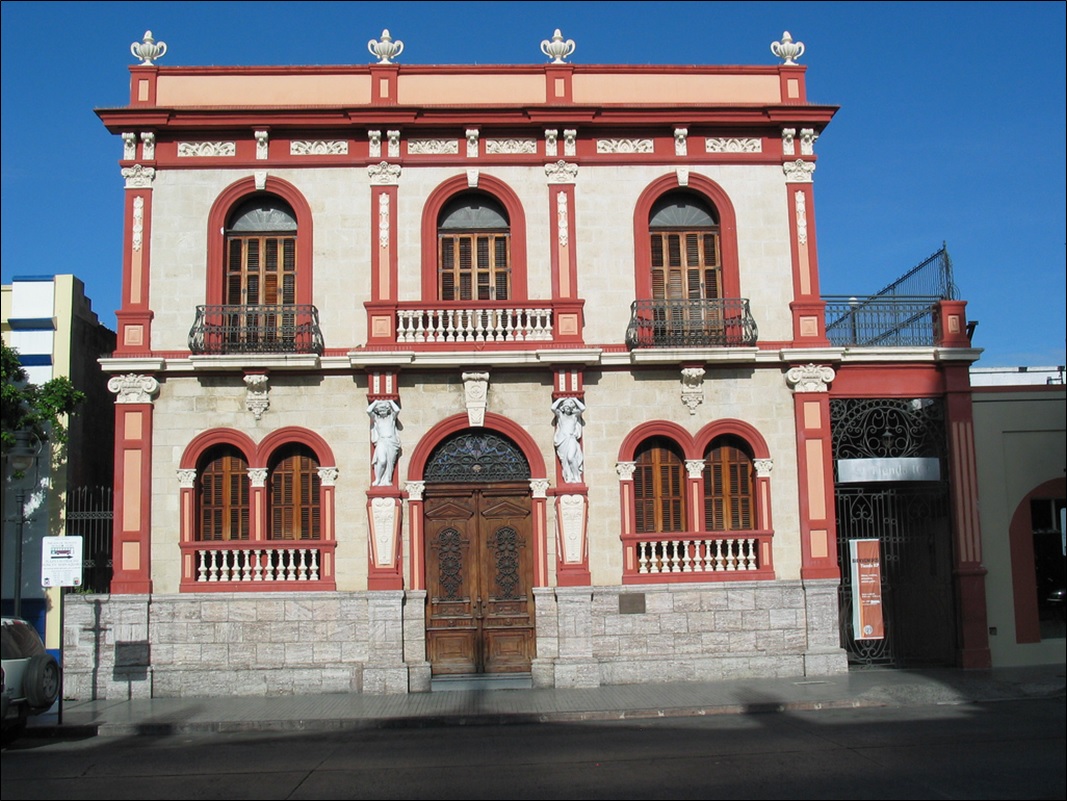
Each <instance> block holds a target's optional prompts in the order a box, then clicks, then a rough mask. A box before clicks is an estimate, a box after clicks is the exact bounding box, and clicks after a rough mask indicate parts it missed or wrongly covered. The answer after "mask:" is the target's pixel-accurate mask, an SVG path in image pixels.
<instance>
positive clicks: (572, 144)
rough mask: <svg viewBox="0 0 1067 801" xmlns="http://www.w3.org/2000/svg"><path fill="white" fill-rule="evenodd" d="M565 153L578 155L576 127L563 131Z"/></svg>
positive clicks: (566, 154) (565, 155) (565, 154)
mask: <svg viewBox="0 0 1067 801" xmlns="http://www.w3.org/2000/svg"><path fill="white" fill-rule="evenodd" d="M563 155H564V157H567V156H577V155H578V131H577V130H575V129H574V128H566V129H564V131H563Z"/></svg>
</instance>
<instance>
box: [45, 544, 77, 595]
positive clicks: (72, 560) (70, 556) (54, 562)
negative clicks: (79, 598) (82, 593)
mask: <svg viewBox="0 0 1067 801" xmlns="http://www.w3.org/2000/svg"><path fill="white" fill-rule="evenodd" d="M81 585H82V538H81V537H44V538H43V539H42V540H41V586H42V587H80V586H81Z"/></svg>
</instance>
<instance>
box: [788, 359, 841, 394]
mask: <svg viewBox="0 0 1067 801" xmlns="http://www.w3.org/2000/svg"><path fill="white" fill-rule="evenodd" d="M835 375H836V373H834V368H832V367H828V366H827V365H825V364H805V365H803V366H799V367H791V368H789V370H788V371H786V374H785V380H786V381H788V382H789V384H790V386H792V387H793V391H794V392H826V391H827V388H828V387H829V385H830V382H831V381H833V380H834V376H835Z"/></svg>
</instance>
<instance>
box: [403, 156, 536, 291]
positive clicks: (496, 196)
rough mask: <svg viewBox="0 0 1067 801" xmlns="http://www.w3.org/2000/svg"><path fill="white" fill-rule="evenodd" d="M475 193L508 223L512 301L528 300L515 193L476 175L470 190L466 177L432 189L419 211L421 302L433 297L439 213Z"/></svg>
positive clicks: (523, 229) (519, 208)
mask: <svg viewBox="0 0 1067 801" xmlns="http://www.w3.org/2000/svg"><path fill="white" fill-rule="evenodd" d="M472 190H473V191H476V192H479V193H481V194H483V195H489V196H490V197H492V199H493V200H495V201H496V202H497V203H499V204H500V205H501V206H503V207H504V210H505V211H506V212H507V215H508V220H509V221H510V224H511V291H512V297H511V298H509V300H512V301H525V300H527V299H528V297H529V295H528V289H527V286H526V280H527V269H526V215H525V214H524V213H523V209H522V203H521V202H520V201H519V196H518V195H517V194H515V191H514V190H513V189H512V188H511V187H510V186H508V185H507V184H506V183H504V182H503V181H501V180H500V179H499V178H494V177H493V176H491V175H484V174H480V175H479V176H478V185H477V186H476V187H472V186H471V185H470V184H469V183H468V181H467V176H466V174H464V175H457V176H454V177H452V178H449V179H448V180H446V181H444V182H443V183H441V184H439V185H438V186H437V188H436V189H434V190H433V191H432V192H431V193H430V196H429V197H428V198H427V199H426V203H425V204H424V205H423V209H422V299H423V300H424V301H434V300H436V298H437V223H438V221H439V219H440V216H441V212H442V211H443V210H444V209H445V207H446V206H447V205H448V204H449V203H450V202H451V201H452V200H454V199H455V198H456V197H457V196H458V195H461V194H463V193H465V192H469V191H472Z"/></svg>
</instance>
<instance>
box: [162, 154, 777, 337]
mask: <svg viewBox="0 0 1067 801" xmlns="http://www.w3.org/2000/svg"><path fill="white" fill-rule="evenodd" d="M483 172H484V174H486V175H492V176H493V177H494V178H497V179H499V180H501V181H503V182H504V183H506V184H507V185H508V186H509V187H510V188H511V189H512V190H513V191H514V192H515V194H516V195H517V196H518V198H519V202H520V203H521V204H522V207H523V211H524V214H525V218H526V243H527V291H528V295H529V297H530V298H531V299H545V298H549V297H551V287H552V275H551V248H552V246H553V241H554V237H553V232H554V225H555V220H554V219H550V204H549V198H548V195H549V190H548V185H547V182H546V179H545V175H544V171H543V169H541V168H534V167H495V166H494V167H493V168H491V169H488V170H484V171H483ZM670 173H671V169H670V168H668V167H666V166H664V165H647V166H646V165H639V166H625V167H623V166H603V167H596V166H586V167H582V168H581V170H580V172H579V177H578V182H577V185H576V188H575V209H574V215H575V216H574V220H575V225H576V229H577V236H576V239H575V243H574V245H573V247H574V248H575V250H576V252H577V260H578V261H577V263H578V295H579V297H582V298H584V299H585V300H586V311H585V340H586V342H589V343H597V344H604V343H615V344H619V343H621V342H622V340H623V337H624V334H625V331H626V326H627V323H628V321H629V316H630V304H631V303H632V302H633V300H634V291H635V290H634V266H633V265H634V227H633V214H634V208H635V207H636V204H637V202H638V198H639V196H640V195H641V193H642V192H643V191H644V190H645V189H646V187H647V186H648V185H649V184H650V183H652V182H653V181H655V180H656V179H658V178H661V177H662V176H664V175H667V174H670ZM690 173H691V174H694V173H698V174H700V175H703V176H706V177H708V178H710V179H711V180H713V181H715V182H716V183H718V184H719V185H720V186H721V187H722V188H723V189H724V190H725V191H726V193H727V194H728V195H729V197H730V199H731V202H732V203H733V205H734V209H735V213H736V218H737V239H738V259H739V268H740V283H741V295H742V297H747V298H749V299H750V300H751V308H752V313H753V315H754V317H755V318H756V322H757V324H758V325H759V331H760V338H761V340H786V339H789V338H791V334H792V321H791V316H790V311H789V302H790V300H791V299H792V283H791V280H792V279H791V275H792V272H791V270H792V268H791V262H790V251H789V227H788V218H787V215H786V213H785V212H786V209H787V204H786V202H785V191H786V190H785V183H784V176H783V175H782V171H781V169H780V168H778V167H775V166H773V165H765V166H758V165H754V166H736V165H726V166H723V165H711V166H705V167H702V168H701V169H700V170H691V171H690ZM461 174H463V173H462V172H461V171H460V170H457V169H454V168H441V167H424V168H421V167H417V166H416V167H410V166H408V167H405V168H404V171H403V174H402V175H401V178H400V183H399V190H398V196H397V209H396V229H397V230H396V234H397V258H398V269H397V273H398V298H399V299H400V300H401V301H417V300H421V299H422V284H421V281H422V277H421V275H422V273H421V270H422V212H423V208H424V207H425V204H426V200H427V198H429V196H430V195H431V193H432V192H433V191H434V190H435V189H436V188H437V187H438V186H440V185H441V184H442V183H443V182H444V181H446V180H448V179H451V178H454V177H456V176H457V175H461ZM271 175H272V176H274V177H277V178H281V179H284V180H286V181H289V182H290V183H292V184H294V185H295V186H296V187H297V189H298V190H299V191H300V192H302V193H303V195H304V197H305V198H306V199H307V201H308V203H309V205H310V206H311V211H312V215H313V218H314V256H313V258H314V298H313V302H314V304H315V306H317V307H318V310H319V315H320V322H321V325H322V331H323V336H324V338H325V341H326V345H327V347H345V348H347V347H352V346H357V345H360V344H362V343H364V342H366V339H367V330H366V325H367V320H366V313H365V310H364V307H363V302H364V301H365V300H367V299H368V297H369V292H370V258H371V256H370V248H371V247H372V246H373V245H374V244H375V243H376V242H377V232H376V231H375V230H373V228H372V225H373V223H372V217H371V212H370V205H371V202H372V196H373V193H372V187H371V185H370V182H369V179H368V177H367V173H366V170H365V169H363V168H334V169H329V168H305V169H300V170H293V169H289V170H272V171H271ZM248 176H249V172H248V171H246V170H223V169H214V170H183V171H167V170H163V171H161V172H160V173H159V174H158V176H157V178H156V180H155V182H154V184H153V213H152V279H151V289H150V292H151V300H150V302H151V306H152V309H153V311H154V312H155V321H154V323H153V336H152V346H153V348H154V349H157V350H179V349H183V348H185V347H187V344H186V342H187V336H188V332H189V328H190V326H191V325H192V323H193V319H194V314H195V307H196V305H198V304H202V303H204V302H205V292H206V280H205V278H204V271H205V270H206V259H207V235H208V233H207V216H208V212H209V210H210V208H211V206H212V204H213V203H214V202H215V199H216V198H217V197H218V195H219V194H220V193H221V192H222V191H223V190H224V189H225V188H226V187H227V186H229V185H230V184H232V183H234V182H235V181H238V180H240V179H242V178H247V177H248ZM768 198H770V199H771V201H772V202H768Z"/></svg>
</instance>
